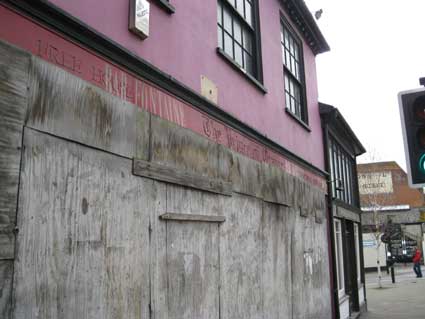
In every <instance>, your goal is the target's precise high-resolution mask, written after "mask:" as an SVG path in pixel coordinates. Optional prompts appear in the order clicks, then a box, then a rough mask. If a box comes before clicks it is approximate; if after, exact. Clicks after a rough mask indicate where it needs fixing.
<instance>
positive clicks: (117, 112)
mask: <svg viewBox="0 0 425 319" xmlns="http://www.w3.org/2000/svg"><path fill="white" fill-rule="evenodd" d="M29 106H30V110H29V118H28V124H27V125H28V126H29V127H31V128H35V129H37V130H40V131H43V132H48V133H51V134H53V135H56V136H60V137H64V138H67V139H70V140H73V141H77V142H80V143H82V144H85V145H89V146H93V147H96V148H99V149H102V150H106V151H109V152H112V153H115V154H118V155H122V156H124V157H128V158H133V157H134V156H137V157H138V158H142V159H147V158H148V150H149V116H150V115H149V113H147V112H145V111H143V110H141V109H140V108H138V107H137V106H135V105H133V104H130V103H128V102H125V101H123V100H121V99H119V98H118V97H115V96H113V95H111V94H108V93H106V92H104V91H103V90H101V89H99V88H97V87H95V86H94V85H91V84H89V83H87V82H85V81H83V80H81V79H80V78H78V77H76V76H74V75H72V74H69V73H68V72H66V71H64V70H62V69H61V68H59V67H57V66H54V65H51V64H49V63H47V62H44V61H42V60H40V59H38V58H36V57H33V58H32V67H31V84H30V103H29Z"/></svg>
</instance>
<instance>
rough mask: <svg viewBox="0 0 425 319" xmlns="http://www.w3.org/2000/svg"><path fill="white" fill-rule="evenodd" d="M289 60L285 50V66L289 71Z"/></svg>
mask: <svg viewBox="0 0 425 319" xmlns="http://www.w3.org/2000/svg"><path fill="white" fill-rule="evenodd" d="M290 61H291V59H290V56H289V52H288V51H287V50H285V66H286V67H287V68H288V69H291V62H290Z"/></svg>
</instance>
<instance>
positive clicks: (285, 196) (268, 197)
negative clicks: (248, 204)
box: [261, 163, 294, 207]
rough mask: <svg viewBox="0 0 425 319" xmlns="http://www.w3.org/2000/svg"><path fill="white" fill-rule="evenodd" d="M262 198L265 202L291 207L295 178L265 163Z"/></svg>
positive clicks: (262, 167) (262, 168) (263, 166)
mask: <svg viewBox="0 0 425 319" xmlns="http://www.w3.org/2000/svg"><path fill="white" fill-rule="evenodd" d="M261 171H262V175H263V179H262V188H261V193H262V198H263V200H264V201H266V202H269V203H274V204H279V205H283V206H287V207H289V206H291V194H292V192H293V187H294V177H293V176H290V175H289V174H287V173H285V172H284V171H283V170H282V169H280V168H279V167H276V166H274V165H270V164H267V163H263V164H262V166H261Z"/></svg>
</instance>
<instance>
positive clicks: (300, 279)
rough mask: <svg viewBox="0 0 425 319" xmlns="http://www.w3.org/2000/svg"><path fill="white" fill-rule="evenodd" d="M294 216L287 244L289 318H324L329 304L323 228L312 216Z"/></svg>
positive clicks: (329, 308) (326, 315)
mask: <svg viewBox="0 0 425 319" xmlns="http://www.w3.org/2000/svg"><path fill="white" fill-rule="evenodd" d="M291 213H294V212H291ZM294 216H295V224H294V228H293V232H292V240H291V241H292V247H291V256H292V292H293V295H292V305H293V309H292V312H293V318H320V319H321V318H328V317H329V314H330V313H331V302H330V277H329V260H328V241H327V233H326V227H327V226H326V223H322V224H318V223H316V222H315V217H314V216H313V215H309V216H307V217H302V216H300V215H299V214H294Z"/></svg>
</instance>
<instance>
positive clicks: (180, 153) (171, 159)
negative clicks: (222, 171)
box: [151, 116, 219, 179]
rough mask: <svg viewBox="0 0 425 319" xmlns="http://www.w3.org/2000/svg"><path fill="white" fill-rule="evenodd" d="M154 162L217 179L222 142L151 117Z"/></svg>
mask: <svg viewBox="0 0 425 319" xmlns="http://www.w3.org/2000/svg"><path fill="white" fill-rule="evenodd" d="M151 121H152V123H151V161H152V162H155V163H158V164H161V165H164V166H167V167H173V168H175V169H177V170H180V171H183V172H188V173H189V174H192V175H199V176H203V177H205V178H209V179H217V178H219V176H218V175H217V172H218V150H219V145H218V144H216V143H215V142H213V141H211V140H209V139H208V138H206V137H204V136H202V135H199V134H197V133H195V132H193V131H191V130H189V129H186V128H183V127H181V126H178V125H177V124H174V123H172V122H169V121H167V120H164V119H161V118H160V117H158V116H152V118H151Z"/></svg>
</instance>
